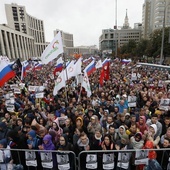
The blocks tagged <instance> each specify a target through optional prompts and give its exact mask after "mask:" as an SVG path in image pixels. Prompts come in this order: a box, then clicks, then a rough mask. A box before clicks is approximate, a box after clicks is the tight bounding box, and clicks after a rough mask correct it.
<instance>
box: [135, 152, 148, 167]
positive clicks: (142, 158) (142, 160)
mask: <svg viewBox="0 0 170 170" xmlns="http://www.w3.org/2000/svg"><path fill="white" fill-rule="evenodd" d="M141 164H146V165H147V164H148V150H139V151H136V154H135V165H141Z"/></svg>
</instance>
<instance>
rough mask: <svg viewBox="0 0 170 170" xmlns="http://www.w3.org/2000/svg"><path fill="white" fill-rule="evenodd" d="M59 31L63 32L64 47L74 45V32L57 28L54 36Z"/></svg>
mask: <svg viewBox="0 0 170 170" xmlns="http://www.w3.org/2000/svg"><path fill="white" fill-rule="evenodd" d="M59 31H60V32H61V38H62V41H63V47H64V48H66V47H74V43H73V34H70V33H67V32H64V31H62V30H59V29H56V30H54V36H55V35H56V34H57V33H58V32H59Z"/></svg>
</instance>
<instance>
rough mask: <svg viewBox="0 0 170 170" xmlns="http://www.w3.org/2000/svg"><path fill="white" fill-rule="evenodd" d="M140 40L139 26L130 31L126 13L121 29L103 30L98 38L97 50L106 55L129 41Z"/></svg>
mask: <svg viewBox="0 0 170 170" xmlns="http://www.w3.org/2000/svg"><path fill="white" fill-rule="evenodd" d="M140 39H141V26H140V24H139V23H138V27H137V26H136V25H135V28H134V29H132V28H130V26H129V21H128V16H127V11H126V16H125V20H124V24H123V27H122V28H121V29H103V30H102V35H101V36H100V37H99V49H100V50H101V51H105V52H108V53H112V52H113V51H116V50H117V48H120V47H122V46H123V45H124V44H127V43H128V42H129V40H134V41H135V42H139V41H140Z"/></svg>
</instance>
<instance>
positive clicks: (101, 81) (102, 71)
mask: <svg viewBox="0 0 170 170" xmlns="http://www.w3.org/2000/svg"><path fill="white" fill-rule="evenodd" d="M103 82H104V68H102V70H101V73H100V80H99V84H100V86H101V87H102V86H103Z"/></svg>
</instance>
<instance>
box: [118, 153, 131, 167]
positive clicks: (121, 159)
mask: <svg viewBox="0 0 170 170" xmlns="http://www.w3.org/2000/svg"><path fill="white" fill-rule="evenodd" d="M130 157H131V153H125V152H124V153H119V154H118V163H117V166H118V167H120V168H124V169H128V167H129V161H130Z"/></svg>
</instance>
